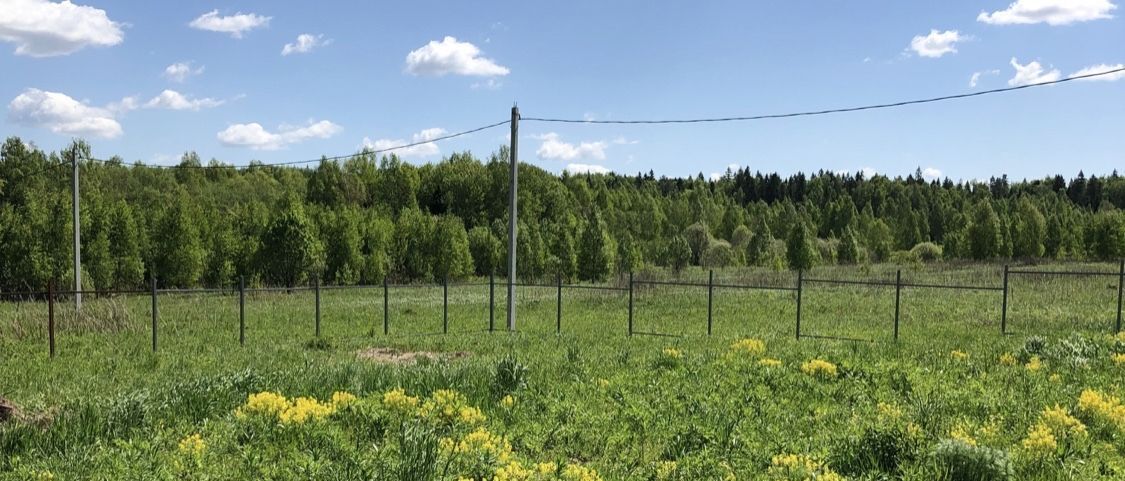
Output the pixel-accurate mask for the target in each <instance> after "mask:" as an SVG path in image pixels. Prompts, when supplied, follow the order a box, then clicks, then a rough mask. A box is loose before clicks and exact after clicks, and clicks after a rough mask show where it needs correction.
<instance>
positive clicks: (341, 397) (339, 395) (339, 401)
mask: <svg viewBox="0 0 1125 481" xmlns="http://www.w3.org/2000/svg"><path fill="white" fill-rule="evenodd" d="M355 401H356V397H355V395H354V394H352V393H350V392H345V391H336V392H334V393H332V407H334V408H336V409H343V408H346V407H348V406H351V405H352V404H353V403H355Z"/></svg>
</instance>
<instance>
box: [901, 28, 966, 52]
mask: <svg viewBox="0 0 1125 481" xmlns="http://www.w3.org/2000/svg"><path fill="white" fill-rule="evenodd" d="M966 38H967V37H965V36H962V35H961V34H960V33H959V32H957V31H956V30H946V31H944V32H939V31H937V30H936V29H935V30H930V33H929V34H928V35H917V36H915V37H914V39H913V40H911V41H910V49H911V50H913V51H914V53H917V54H918V55H919V56H922V57H930V58H939V57H941V56H942V55H945V54H947V53H957V42H961V41H964V40H966Z"/></svg>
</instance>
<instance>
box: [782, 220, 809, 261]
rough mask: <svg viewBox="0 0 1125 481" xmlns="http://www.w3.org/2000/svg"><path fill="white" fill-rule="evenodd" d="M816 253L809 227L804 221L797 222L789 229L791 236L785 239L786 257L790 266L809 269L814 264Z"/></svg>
mask: <svg viewBox="0 0 1125 481" xmlns="http://www.w3.org/2000/svg"><path fill="white" fill-rule="evenodd" d="M815 255H816V254H815V253H814V252H813V247H812V239H810V236H809V231H808V227H807V226H805V223H804V222H797V223H796V224H795V225H794V226H793V228H792V229H790V230H789V237H788V238H787V239H786V241H785V258H786V260H787V261H788V262H789V268H790V269H792V270H808V269H809V268H811V267H812V266H813V259H814V258H815Z"/></svg>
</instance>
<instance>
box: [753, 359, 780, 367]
mask: <svg viewBox="0 0 1125 481" xmlns="http://www.w3.org/2000/svg"><path fill="white" fill-rule="evenodd" d="M758 365H759V366H762V367H780V366H781V360H780V359H773V358H768V357H764V358H762V359H758Z"/></svg>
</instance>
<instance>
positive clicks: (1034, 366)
mask: <svg viewBox="0 0 1125 481" xmlns="http://www.w3.org/2000/svg"><path fill="white" fill-rule="evenodd" d="M1023 367H1025V368H1027V370H1028V371H1031V372H1039V370H1040V369H1042V368H1043V361H1041V360H1039V356H1031V360H1030V361H1027V364H1024V366H1023Z"/></svg>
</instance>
